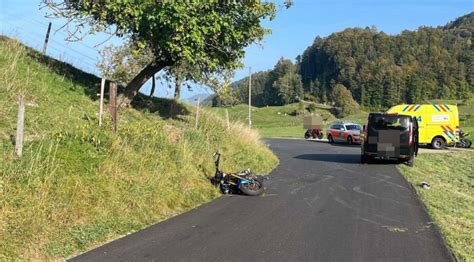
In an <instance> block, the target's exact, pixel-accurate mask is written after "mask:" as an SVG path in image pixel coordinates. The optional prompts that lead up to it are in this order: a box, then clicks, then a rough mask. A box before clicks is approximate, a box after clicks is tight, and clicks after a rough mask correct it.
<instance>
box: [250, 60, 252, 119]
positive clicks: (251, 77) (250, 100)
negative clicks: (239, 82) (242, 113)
mask: <svg viewBox="0 0 474 262" xmlns="http://www.w3.org/2000/svg"><path fill="white" fill-rule="evenodd" d="M249 127H252V68H251V67H249Z"/></svg>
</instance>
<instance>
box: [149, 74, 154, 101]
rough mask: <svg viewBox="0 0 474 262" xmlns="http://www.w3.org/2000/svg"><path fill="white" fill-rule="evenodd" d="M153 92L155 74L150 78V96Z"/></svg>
mask: <svg viewBox="0 0 474 262" xmlns="http://www.w3.org/2000/svg"><path fill="white" fill-rule="evenodd" d="M154 93H155V75H153V77H152V78H151V91H150V97H153V94H154Z"/></svg>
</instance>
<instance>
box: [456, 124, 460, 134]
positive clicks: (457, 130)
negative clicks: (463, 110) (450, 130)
mask: <svg viewBox="0 0 474 262" xmlns="http://www.w3.org/2000/svg"><path fill="white" fill-rule="evenodd" d="M460 131H461V129H460V128H459V126H456V135H457V136H459V133H460Z"/></svg>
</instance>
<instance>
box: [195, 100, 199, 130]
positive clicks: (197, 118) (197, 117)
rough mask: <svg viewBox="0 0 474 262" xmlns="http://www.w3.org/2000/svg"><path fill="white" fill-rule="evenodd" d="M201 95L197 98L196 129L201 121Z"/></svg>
mask: <svg viewBox="0 0 474 262" xmlns="http://www.w3.org/2000/svg"><path fill="white" fill-rule="evenodd" d="M199 100H200V99H199V96H198V98H197V108H196V129H197V128H198V123H199Z"/></svg>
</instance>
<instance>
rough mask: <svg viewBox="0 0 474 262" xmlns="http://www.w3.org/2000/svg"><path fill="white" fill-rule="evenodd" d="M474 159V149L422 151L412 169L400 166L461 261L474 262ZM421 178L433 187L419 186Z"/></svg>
mask: <svg viewBox="0 0 474 262" xmlns="http://www.w3.org/2000/svg"><path fill="white" fill-rule="evenodd" d="M473 159H474V151H470V152H459V153H449V154H420V155H419V156H418V157H417V158H416V160H415V166H414V167H413V168H410V167H407V166H404V165H400V166H399V168H400V169H401V171H402V173H403V174H404V176H405V177H406V178H407V179H408V181H410V183H412V184H413V186H414V187H415V188H416V191H417V193H418V194H419V196H420V197H421V199H422V200H423V202H424V203H425V204H426V206H427V208H428V211H429V213H430V214H431V216H432V218H433V219H434V221H435V222H436V224H438V225H439V227H440V229H441V231H442V233H443V235H444V237H445V239H446V241H447V242H448V245H449V246H450V247H451V249H452V250H453V251H454V254H455V255H456V257H457V258H458V260H459V261H474V223H473V222H474V175H473ZM422 181H427V182H428V183H430V185H431V189H429V190H426V189H423V188H421V187H419V184H420V183H421V182H422Z"/></svg>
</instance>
